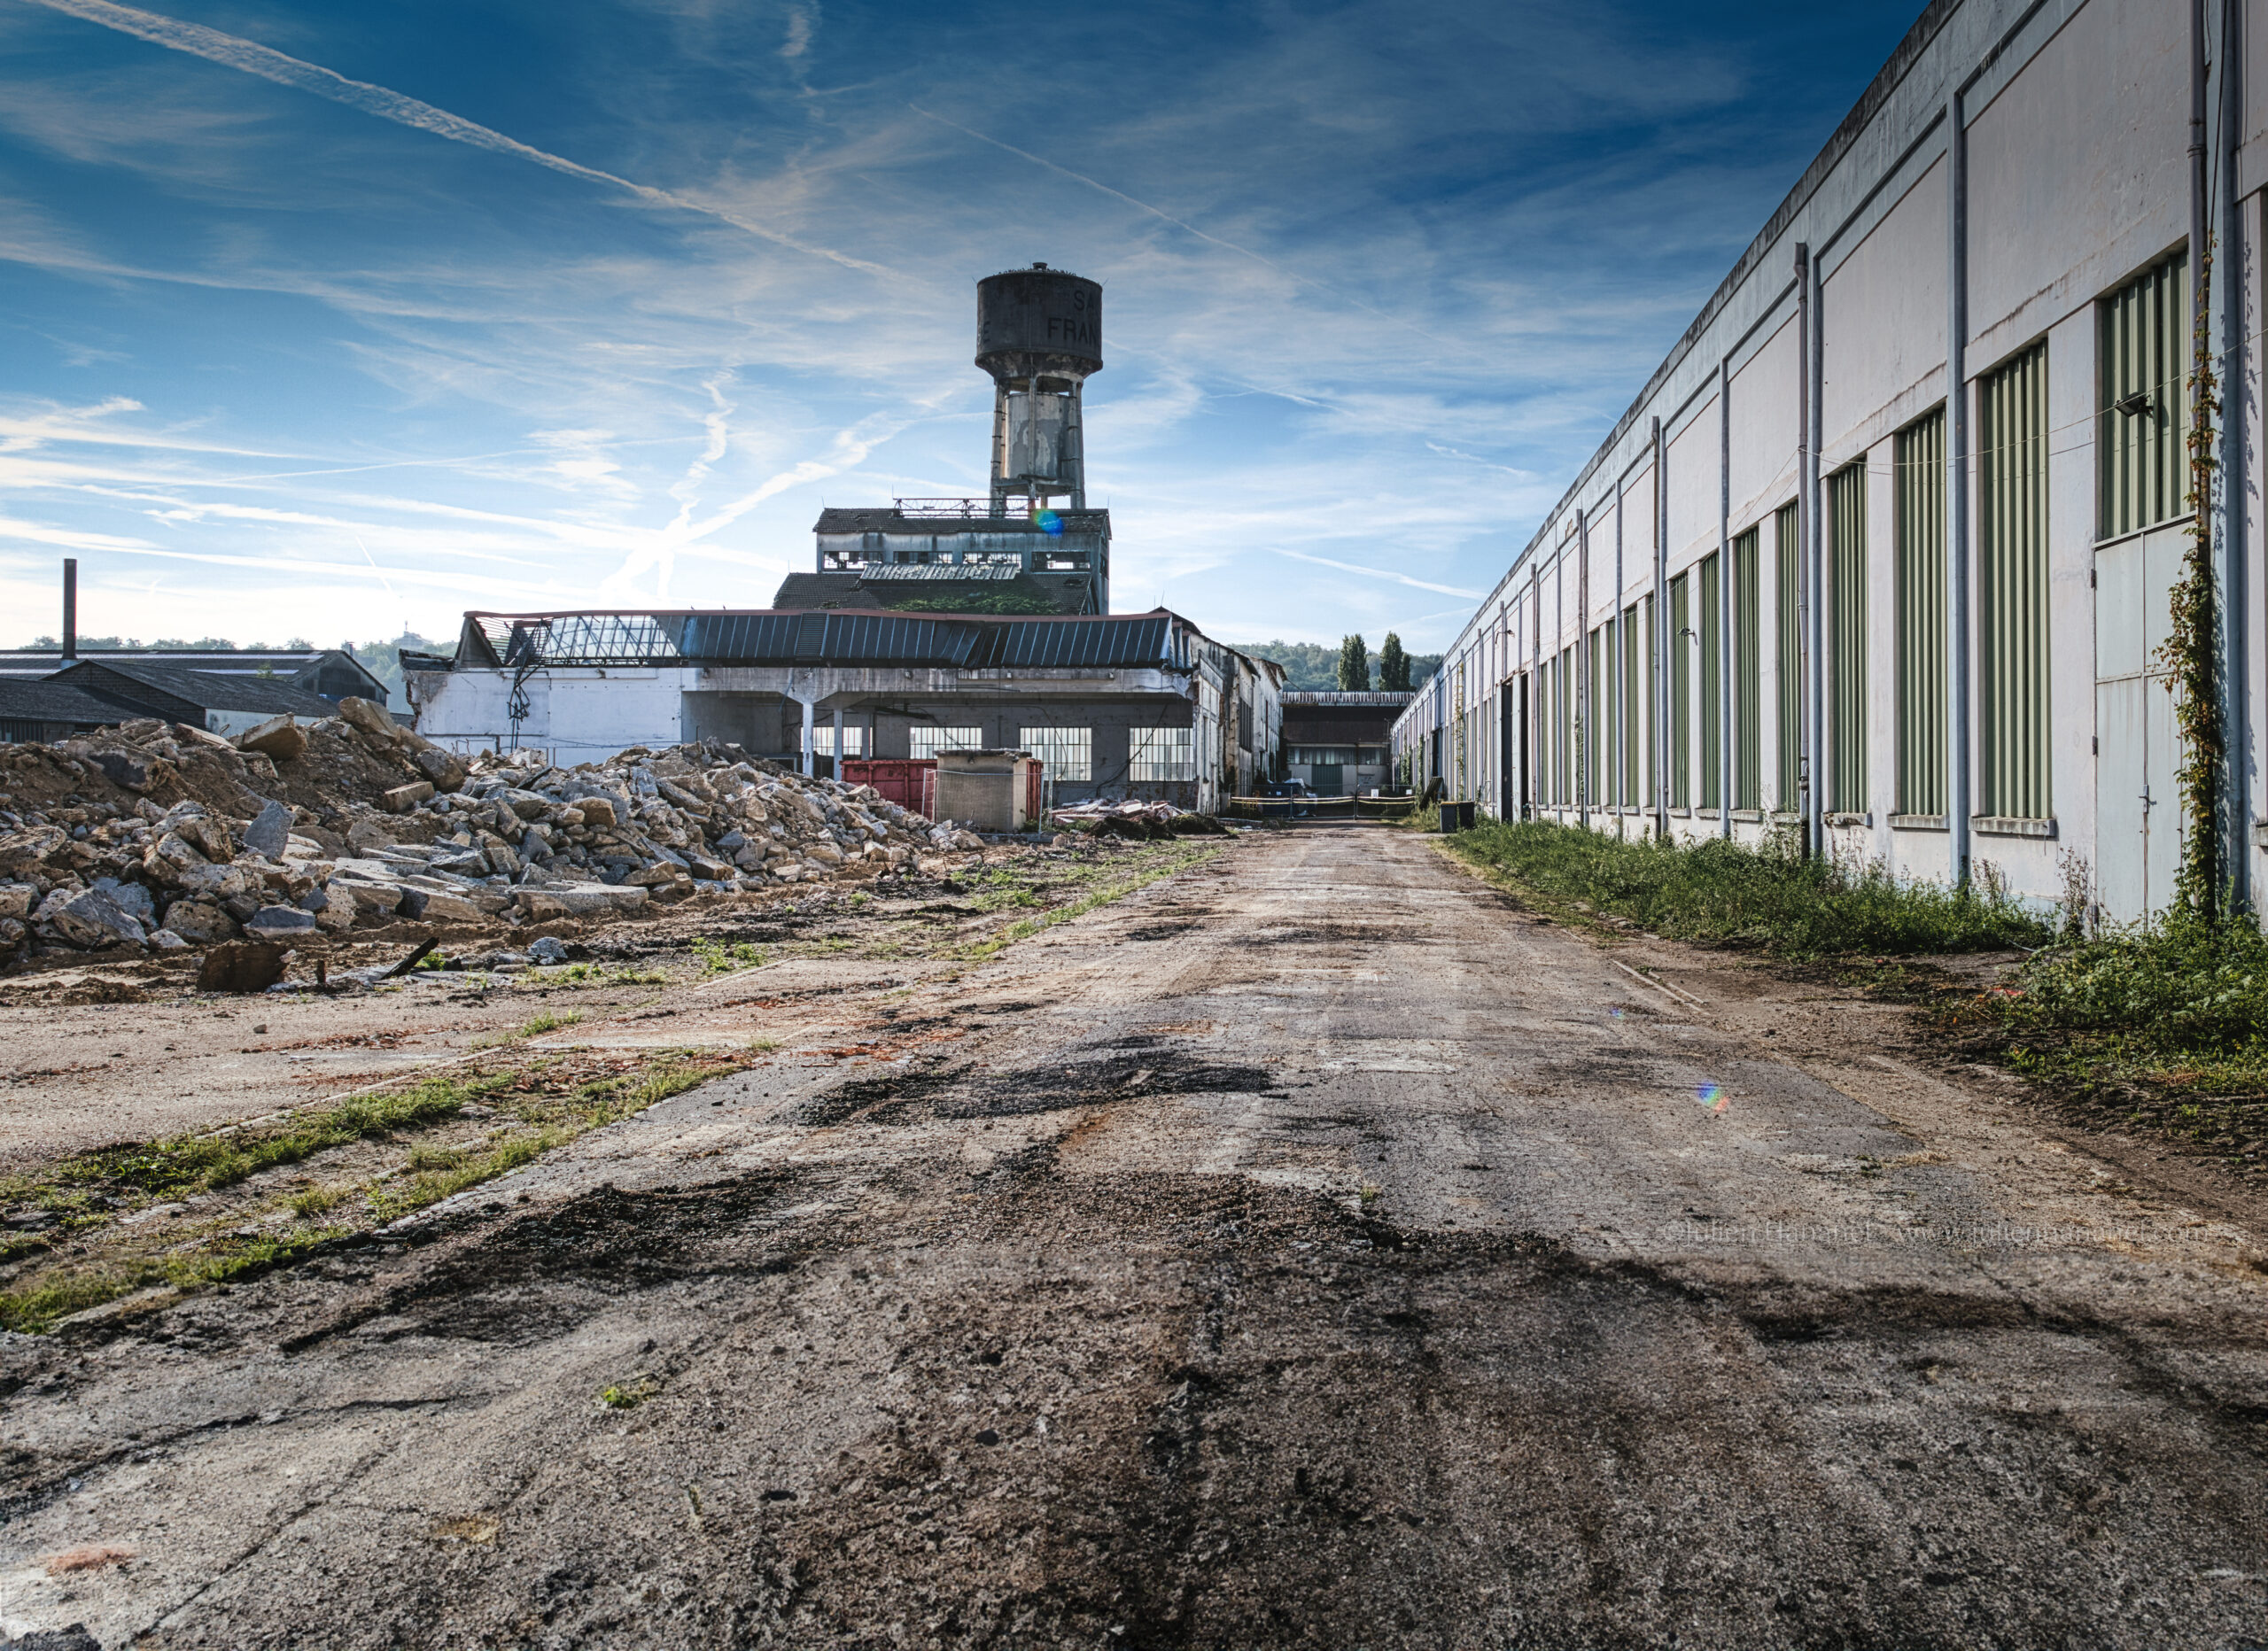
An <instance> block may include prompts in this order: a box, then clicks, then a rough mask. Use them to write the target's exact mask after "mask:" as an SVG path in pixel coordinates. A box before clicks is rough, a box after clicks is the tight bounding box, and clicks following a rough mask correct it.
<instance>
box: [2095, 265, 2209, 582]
mask: <svg viewBox="0 0 2268 1651" xmlns="http://www.w3.org/2000/svg"><path fill="white" fill-rule="evenodd" d="M2098 321H2099V325H2098V329H2097V342H2096V350H2095V360H2096V362H2097V374H2098V376H2099V379H2100V384H2099V385H2098V395H2099V407H2098V410H2097V412H2096V415H2095V417H2096V420H2097V429H2096V438H2095V458H2096V467H2097V470H2098V472H2099V476H2100V483H2101V497H2100V500H2099V505H2098V520H2097V523H2096V527H2095V531H2096V534H2097V536H2098V537H2099V538H2102V539H2117V538H2118V537H2119V536H2120V535H2121V534H2124V533H2132V532H2136V531H2140V529H2143V528H2146V527H2155V526H2156V525H2157V524H2158V523H2161V522H2164V521H2168V520H2171V518H2172V517H2175V516H2178V515H2182V514H2184V513H2185V512H2186V510H2187V509H2188V508H2189V505H2188V501H2189V478H2188V477H2187V475H2186V459H2185V455H2184V453H2183V450H2182V441H2183V437H2184V434H2185V432H2186V431H2187V430H2188V428H2189V257H2188V254H2187V253H2186V252H2184V253H2181V254H2179V255H2177V256H2175V257H2172V258H2169V259H2168V260H2165V262H2163V263H2162V264H2160V265H2158V266H2157V267H2155V269H2152V270H2150V271H2149V272H2148V274H2146V275H2141V276H2140V277H2138V278H2136V279H2135V280H2132V281H2130V282H2128V283H2126V284H2125V285H2124V286H2123V287H2121V288H2119V289H2118V291H2116V292H2114V293H2112V294H2111V295H2110V296H2109V298H2105V299H2104V300H2103V301H2102V303H2101V305H2100V306H2098Z"/></svg>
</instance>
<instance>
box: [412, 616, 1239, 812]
mask: <svg viewBox="0 0 2268 1651" xmlns="http://www.w3.org/2000/svg"><path fill="white" fill-rule="evenodd" d="M406 663H408V665H409V666H411V667H412V668H411V669H410V670H408V673H407V681H408V692H409V697H410V701H411V703H412V704H413V705H414V706H415V707H416V715H417V729H418V732H421V733H423V734H424V735H425V736H426V737H427V738H428V739H431V740H436V741H439V742H440V743H442V744H445V745H449V746H453V747H454V748H457V749H460V750H471V749H475V748H500V749H504V750H512V749H517V748H523V747H537V748H542V749H544V750H546V751H548V753H549V754H550V756H551V758H552V760H553V761H555V762H563V763H564V762H580V761H586V760H588V759H590V758H593V757H595V756H604V755H607V754H610V753H611V752H614V751H616V750H618V749H620V748H623V747H625V746H631V745H646V746H663V745H675V744H679V743H681V742H683V741H686V740H703V739H718V740H726V741H729V742H731V743H733V744H736V745H739V746H741V747H742V748H745V749H747V750H748V751H750V753H752V754H754V755H757V756H767V757H771V758H773V759H775V760H778V761H781V762H786V763H794V764H796V765H798V766H803V767H805V768H807V769H812V768H816V769H820V770H825V769H827V768H829V767H831V765H832V759H833V758H834V757H835V756H836V755H837V754H838V753H840V754H841V755H843V756H850V757H862V756H876V757H899V758H907V757H912V758H919V757H928V756H936V754H937V753H938V752H939V751H944V750H977V749H1017V750H1024V751H1029V752H1030V753H1031V754H1032V755H1033V756H1037V757H1038V758H1040V759H1041V760H1042V762H1043V763H1045V765H1046V766H1045V773H1046V774H1047V776H1048V777H1049V778H1050V779H1052V781H1053V782H1054V788H1055V796H1056V800H1057V801H1058V802H1067V803H1068V802H1078V801H1083V800H1084V799H1086V798H1089V797H1096V796H1107V797H1138V798H1154V799H1158V800H1161V801H1164V802H1173V803H1176V804H1177V805H1179V806H1181V807H1184V808H1190V809H1196V810H1202V811H1208V812H1209V811H1211V810H1215V809H1216V808H1217V807H1218V806H1219V804H1220V802H1221V801H1222V799H1223V798H1224V797H1226V796H1228V795H1231V794H1234V793H1237V792H1239V791H1245V790H1248V789H1249V788H1250V787H1252V786H1253V785H1254V784H1255V783H1257V782H1258V781H1259V780H1260V779H1263V778H1266V777H1268V776H1270V775H1271V774H1272V773H1273V772H1274V764H1275V760H1276V756H1277V752H1278V741H1279V729H1280V725H1281V718H1282V710H1281V690H1282V686H1283V668H1282V667H1281V666H1279V665H1278V664H1276V663H1274V662H1273V661H1270V660H1263V659H1254V658H1253V657H1251V656H1249V655H1245V654H1242V653H1239V652H1238V651H1237V650H1236V649H1234V648H1231V647H1223V646H1222V645H1221V644H1219V643H1217V642H1215V641H1213V640H1212V639H1210V638H1208V637H1207V636H1206V635H1205V634H1204V632H1201V631H1200V630H1198V628H1197V627H1196V626H1195V625H1193V624H1190V623H1189V622H1188V621H1187V620H1186V619H1184V618H1182V617H1180V616H1178V615H1177V614H1172V613H1168V612H1166V611H1165V610H1163V609H1158V610H1155V611H1153V612H1150V613H1144V614H1116V615H1105V616H1087V617H1078V616H1060V617H1037V618H1024V617H1010V618H1002V617H998V616H990V615H977V614H892V613H877V612H862V611H839V612H828V611H826V610H823V609H807V610H804V611H801V612H795V611H782V610H780V609H775V608H760V609H752V610H747V611H742V612H719V611H716V610H713V609H712V610H708V611H700V612H674V613H663V612H637V613H625V612H610V613H572V614H485V613H475V614H468V615H466V616H465V621H464V627H463V631H462V635H461V637H460V639H459V640H458V644H457V651H456V654H455V655H454V658H453V659H451V660H449V661H448V662H447V669H446V670H421V669H416V668H415V667H416V666H419V665H423V664H427V663H439V662H426V661H421V660H411V661H408V662H406Z"/></svg>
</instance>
